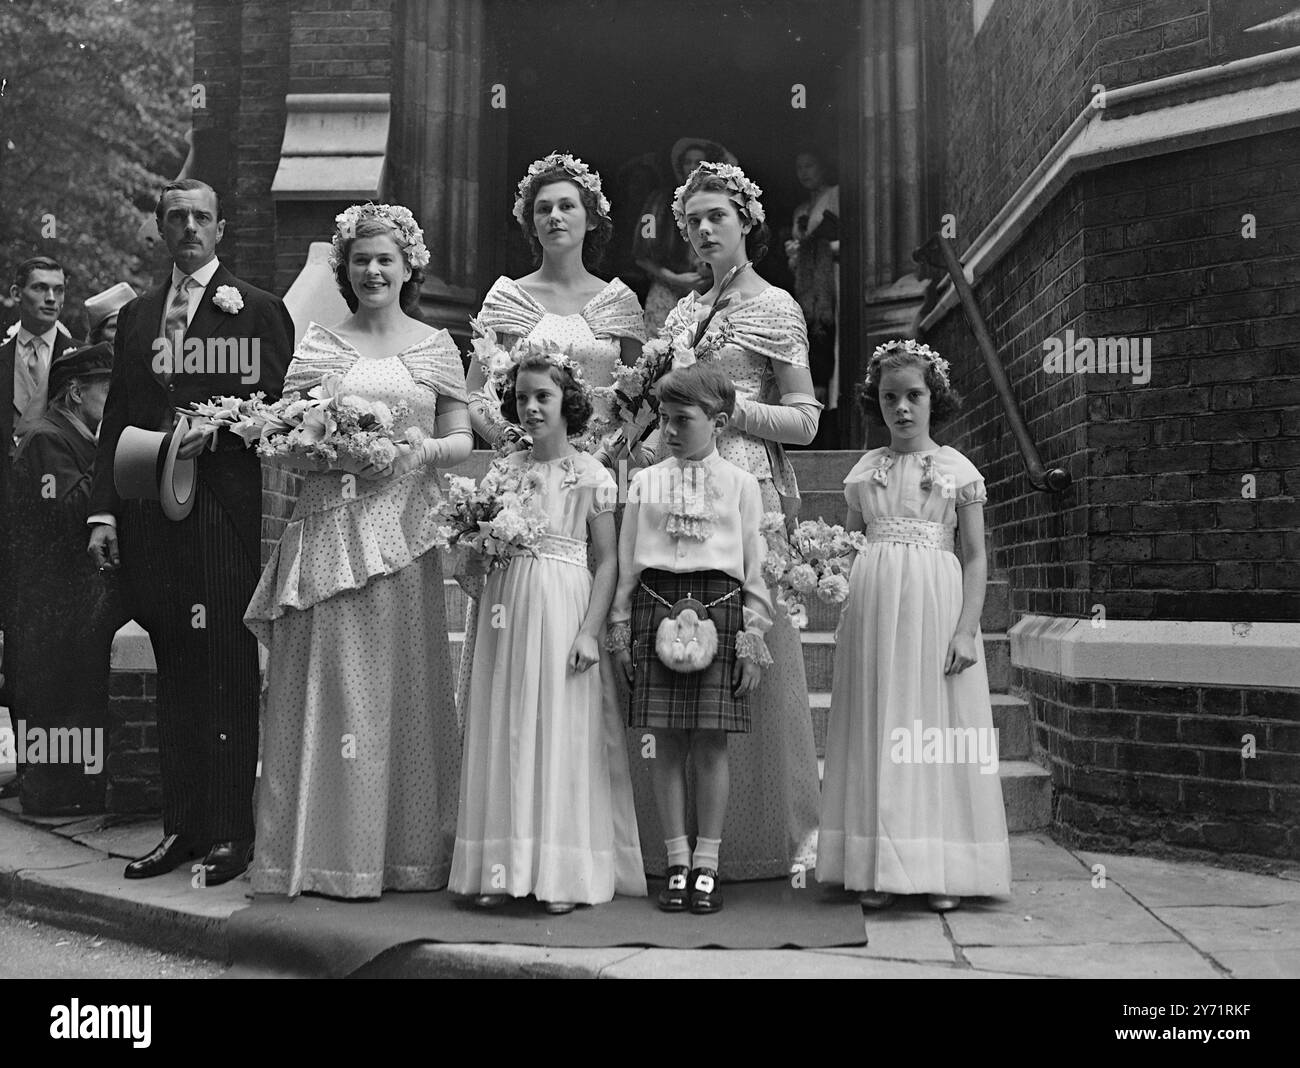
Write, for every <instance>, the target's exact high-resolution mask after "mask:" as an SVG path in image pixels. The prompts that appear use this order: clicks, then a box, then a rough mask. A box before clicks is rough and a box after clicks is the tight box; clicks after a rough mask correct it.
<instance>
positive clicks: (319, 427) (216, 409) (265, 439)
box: [185, 374, 410, 468]
mask: <svg viewBox="0 0 1300 1068" xmlns="http://www.w3.org/2000/svg"><path fill="white" fill-rule="evenodd" d="M185 414H186V415H187V416H189V417H190V418H191V420H192V424H191V425H192V426H195V427H199V428H201V429H203V430H204V431H205V432H206V433H208V434H210V435H213V436H215V435H216V433H217V432H218V431H219V430H221V429H223V428H224V429H226V430H229V431H230V432H231V433H233V434H235V435H237V436H238V437H240V438H241V439H243V442H244V444H245V445H246V446H254V447H255V448H256V449H257V453H258V455H259V456H266V457H273V456H285V455H294V456H300V457H303V458H306V459H310V460H314V461H317V462H318V463H321V464H323V465H324V466H327V467H334V466H337V465H338V464H339V461H340V459H350V460H353V461H355V462H357V463H361V464H373V465H374V466H375V467H381V468H382V467H387V466H388V465H389V464H391V463H392V462H393V460H394V459H396V458H397V447H398V445H404V444H407V441H406V438H405V436H403V435H400V434H397V433H395V426H396V424H397V422H398V420H401V419H403V418H405V417H406V416H407V415H408V414H410V410H409V408H407V406H406V405H405V404H398V405H396V406H394V407H389V406H388V405H387V404H385V403H384V402H383V401H379V400H367V399H366V398H364V397H358V396H356V395H353V394H345V393H344V392H343V376H342V375H337V374H335V375H326V376H325V377H324V378H323V379H322V380H321V383H320V385H318V386H315V387H314V388H312V389H311V390H309V391H308V393H307V395H306V396H305V397H304V396H302V394H300V393H287V394H285V396H283V397H281V398H280V399H279V400H278V401H275V402H274V403H270V404H268V403H267V402H266V397H265V394H262V393H254V394H253V395H252V397H249V398H247V399H245V398H242V397H214V398H213V399H212V400H210V401H206V402H201V403H198V404H194V405H192V406H191V407H190V408H189V409H188V410H187V411H186V412H185Z"/></svg>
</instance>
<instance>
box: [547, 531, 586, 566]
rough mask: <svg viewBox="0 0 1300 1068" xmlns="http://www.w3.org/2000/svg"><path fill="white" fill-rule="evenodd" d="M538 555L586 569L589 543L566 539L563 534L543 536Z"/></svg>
mask: <svg viewBox="0 0 1300 1068" xmlns="http://www.w3.org/2000/svg"><path fill="white" fill-rule="evenodd" d="M537 555H538V556H546V557H549V558H550V559H552V560H563V561H564V562H565V563H566V564H577V565H578V566H579V567H586V566H587V543H586V542H585V541H579V540H578V539H577V538H566V537H564V535H562V534H543V535H542V540H541V541H539V542H538V543H537Z"/></svg>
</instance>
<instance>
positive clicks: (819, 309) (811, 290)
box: [785, 149, 840, 449]
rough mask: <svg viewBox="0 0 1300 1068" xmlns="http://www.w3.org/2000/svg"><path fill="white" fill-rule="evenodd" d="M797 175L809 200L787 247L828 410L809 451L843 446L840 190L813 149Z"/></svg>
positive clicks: (803, 155) (800, 158)
mask: <svg viewBox="0 0 1300 1068" xmlns="http://www.w3.org/2000/svg"><path fill="white" fill-rule="evenodd" d="M795 174H796V175H797V176H798V178H799V184H800V185H802V186H803V187H804V189H806V190H807V191H808V199H806V200H805V201H804V202H803V203H802V204H800V205H799V206H798V207H797V208H795V211H794V226H793V228H792V231H791V236H790V240H789V241H787V242H786V243H785V254H786V258H787V259H788V260H789V263H790V270H791V271H792V272H793V273H794V295H795V299H796V300H798V301H799V307H800V308H802V309H803V316H804V319H805V320H806V321H807V323H808V359H809V365H810V367H811V369H812V377H813V388H814V389H815V390H816V396H817V399H818V400H819V401H821V402H822V404H824V405H826V408H825V409H824V410H823V411H822V418H821V423H820V425H819V426H818V428H817V437H815V438H814V439H813V441H812V444H811V445H810V446H809V448H813V449H838V448H839V418H838V414H839V413H838V412H837V411H836V406H837V401H838V398H837V394H838V393H839V343H838V338H837V330H836V325H837V321H838V315H839V304H840V267H839V254H840V187H839V186H838V185H836V184H834V176H833V175H832V173H831V169H830V167H829V166H828V165H827V163H826V161H825V159H824V158H823V157H822V156H821V155H820V154H819V153H817V152H815V151H813V150H811V149H807V150H805V151H803V152H800V153H799V154H798V155H797V156H796V157H795Z"/></svg>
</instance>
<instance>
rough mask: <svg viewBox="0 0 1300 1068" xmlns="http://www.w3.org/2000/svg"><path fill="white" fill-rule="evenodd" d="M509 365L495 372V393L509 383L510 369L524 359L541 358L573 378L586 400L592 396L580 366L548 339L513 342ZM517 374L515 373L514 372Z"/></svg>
mask: <svg viewBox="0 0 1300 1068" xmlns="http://www.w3.org/2000/svg"><path fill="white" fill-rule="evenodd" d="M509 355H510V364H509V366H508V367H506V368H505V369H503V370H499V371H497V372H496V378H497V391H498V392H501V391H502V390H503V389H504V388H505V385H506V383H507V382H508V381H509V378H508V376H509V374H510V369H511V368H513V367H518V366H519V365H520V364H521V363H523V362H524V360H526V359H537V358H538V357H541V358H542V359H544V360H545V361H546V362H547V363H548V364H550V366H552V367H562V368H564V369H565V370H566V371H568V372H569V374H571V375H572V376H573V380H574V382H576V383H577V385H578V388H579V389H580V390H582V392H583V393H584V394H586V396H587V397H588V399H590V398H591V396H592V387H591V386H590V385H589V384H588V383H587V379H586V378H585V377H584V375H583V373H582V365H581V364H580V363H578V362H577V361H576V360H575V359H574V358H573V357H572V356H570V355H569V354H568V352H566V351H565V350H564V349H562V348H560V346H559V345H558V344H557V343H556V342H555V341H552V340H550V339H547V340H545V341H533V340H531V339H529V338H521V339H520V340H519V341H517V342H515V346H514V348H513V349H511V350H510V354H509ZM516 373H517V372H516Z"/></svg>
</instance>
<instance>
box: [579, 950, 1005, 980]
mask: <svg viewBox="0 0 1300 1068" xmlns="http://www.w3.org/2000/svg"><path fill="white" fill-rule="evenodd" d="M975 974H976V973H974V972H972V971H971V970H970V969H969V968H956V967H950V968H944V967H942V966H940V965H936V964H912V963H908V962H905V961H890V960H872V959H867V958H862V957H850V956H845V955H844V954H842V953H841V952H840V951H839V950H837V949H813V950H775V949H756V950H749V949H740V950H726V949H696V950H689V951H685V950H674V949H647V950H643V951H642V952H641V953H638V954H637V955H636V956H634V957H630V958H629V959H627V960H625V961H622V962H620V963H618V964H615V965H613V966H612V967H609V968H606V969H605V971H604V972H602V973H601V978H603V979H683V978H691V979H970V978H973V977H974V976H975ZM979 976H980V978H985V979H988V978H1007V979H1012V978H1016V976H1011V975H1006V976H996V975H994V974H993V973H988V972H981V973H979Z"/></svg>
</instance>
